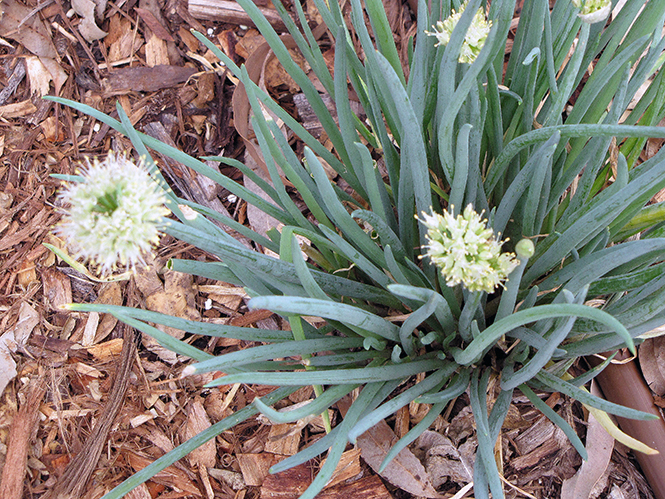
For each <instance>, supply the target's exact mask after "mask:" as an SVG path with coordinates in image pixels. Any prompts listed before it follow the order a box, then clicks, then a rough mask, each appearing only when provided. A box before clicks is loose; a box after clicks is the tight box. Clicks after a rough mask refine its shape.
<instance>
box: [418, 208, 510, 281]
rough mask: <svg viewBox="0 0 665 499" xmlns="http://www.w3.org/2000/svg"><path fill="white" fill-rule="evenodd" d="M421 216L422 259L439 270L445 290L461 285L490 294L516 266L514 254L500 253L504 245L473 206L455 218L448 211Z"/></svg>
mask: <svg viewBox="0 0 665 499" xmlns="http://www.w3.org/2000/svg"><path fill="white" fill-rule="evenodd" d="M422 215H423V219H422V220H420V221H421V222H422V223H423V224H424V225H425V226H426V227H427V229H428V230H427V235H426V238H427V240H428V241H429V244H428V245H427V246H426V249H427V253H426V254H425V255H426V256H428V257H429V258H430V260H431V261H432V263H434V264H435V265H436V266H437V267H439V268H440V269H441V274H442V275H443V276H444V277H445V278H446V284H447V285H448V286H450V287H453V286H456V285H457V284H459V283H462V284H463V285H464V286H465V287H466V288H467V289H468V290H469V291H486V292H488V293H491V292H493V291H494V290H495V289H496V287H497V286H499V285H502V283H503V281H505V280H506V279H507V278H508V275H509V274H510V273H511V272H512V271H513V270H514V269H515V267H517V265H518V264H519V262H518V261H517V260H516V259H515V255H514V254H513V253H501V245H502V244H503V243H502V242H499V241H497V240H496V239H495V237H494V232H492V229H488V228H487V225H486V220H483V219H482V218H481V215H479V214H478V213H476V212H475V211H474V209H473V206H471V205H468V206H467V207H466V208H465V209H464V213H463V214H461V215H458V216H457V217H454V216H453V215H452V213H450V212H447V211H446V212H444V213H443V215H439V214H438V213H434V214H432V215H428V214H427V213H425V212H423V214H422Z"/></svg>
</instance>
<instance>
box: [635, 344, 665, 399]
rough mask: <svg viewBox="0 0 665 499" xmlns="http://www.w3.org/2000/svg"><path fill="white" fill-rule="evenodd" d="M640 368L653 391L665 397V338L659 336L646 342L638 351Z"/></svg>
mask: <svg viewBox="0 0 665 499" xmlns="http://www.w3.org/2000/svg"><path fill="white" fill-rule="evenodd" d="M638 355H639V361H640V368H641V369H642V374H643V375H644V379H645V380H646V382H647V384H648V385H649V388H651V391H652V392H654V393H655V394H656V395H658V396H660V397H662V396H663V395H665V337H663V336H658V337H656V338H650V339H647V340H645V341H644V343H642V344H641V345H640V348H639V350H638Z"/></svg>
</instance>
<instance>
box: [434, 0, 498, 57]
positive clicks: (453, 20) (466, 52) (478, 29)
mask: <svg viewBox="0 0 665 499" xmlns="http://www.w3.org/2000/svg"><path fill="white" fill-rule="evenodd" d="M468 3H469V2H468V0H467V1H466V2H464V3H463V4H462V5H460V9H459V12H456V11H455V9H453V13H452V14H451V15H450V16H448V18H447V19H446V20H445V21H439V22H437V23H436V25H434V26H432V28H433V29H434V31H431V32H430V31H425V33H427V34H428V35H431V36H435V37H436V39H437V40H438V43H437V44H436V46H437V47H438V46H439V45H448V42H450V35H452V33H453V30H454V29H455V26H457V23H458V22H459V20H460V17H462V13H463V12H464V9H466V6H467V4H468ZM491 28H492V21H488V20H487V18H486V17H485V12H484V11H483V9H482V8H481V9H478V12H476V15H475V16H473V21H471V26H469V29H468V30H467V32H466V35H465V36H464V43H462V48H461V50H460V55H459V62H462V63H468V64H471V63H472V62H473V61H475V60H476V57H478V54H480V50H481V49H482V48H483V46H484V45H485V40H487V35H489V32H490V29H491Z"/></svg>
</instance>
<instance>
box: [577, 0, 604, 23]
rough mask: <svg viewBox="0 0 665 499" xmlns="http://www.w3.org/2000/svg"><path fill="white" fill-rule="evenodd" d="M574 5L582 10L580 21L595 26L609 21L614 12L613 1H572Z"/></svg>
mask: <svg viewBox="0 0 665 499" xmlns="http://www.w3.org/2000/svg"><path fill="white" fill-rule="evenodd" d="M572 2H573V5H574V6H575V7H577V8H578V9H580V13H579V14H578V15H579V17H580V19H582V21H584V22H585V23H588V24H594V23H597V22H600V21H604V20H605V19H607V16H609V15H610V12H611V11H612V0H572Z"/></svg>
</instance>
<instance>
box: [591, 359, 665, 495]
mask: <svg viewBox="0 0 665 499" xmlns="http://www.w3.org/2000/svg"><path fill="white" fill-rule="evenodd" d="M626 358H628V357H627V355H625V354H624V355H623V359H626ZM621 359H622V357H621V353H619V355H617V356H616V357H615V360H621ZM588 361H589V363H590V364H591V365H592V366H596V365H598V364H599V363H600V360H599V359H597V358H595V357H592V358H588ZM596 379H597V380H598V383H599V384H600V387H601V389H602V391H603V394H604V395H605V398H606V399H607V400H609V401H610V402H614V403H616V404H621V405H625V406H626V407H631V408H633V409H638V410H640V411H644V412H650V413H652V414H655V415H657V416H658V419H654V420H652V421H637V420H634V419H624V418H617V421H618V423H619V426H620V427H621V429H622V430H623V431H624V432H625V433H627V434H628V435H630V436H631V437H633V438H636V439H637V440H640V441H641V442H644V443H645V444H647V445H648V446H649V447H652V448H654V449H656V450H658V451H659V452H660V454H654V455H647V454H644V453H642V452H637V451H635V452H634V455H635V458H636V459H637V462H638V463H639V464H640V466H641V467H642V472H643V473H644V476H645V477H646V479H647V481H648V482H649V485H650V486H651V489H652V490H653V493H654V495H655V496H656V498H657V499H665V421H663V418H662V416H661V415H660V411H659V409H658V407H656V406H655V405H654V403H653V395H652V394H651V390H650V389H649V387H648V386H647V384H646V381H645V380H644V378H643V377H642V373H641V372H640V370H639V369H638V367H637V365H636V362H635V360H632V361H630V362H628V363H626V364H610V365H609V366H607V367H606V368H605V370H604V371H603V372H602V373H600V374H599V375H598V377H597V378H596Z"/></svg>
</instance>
